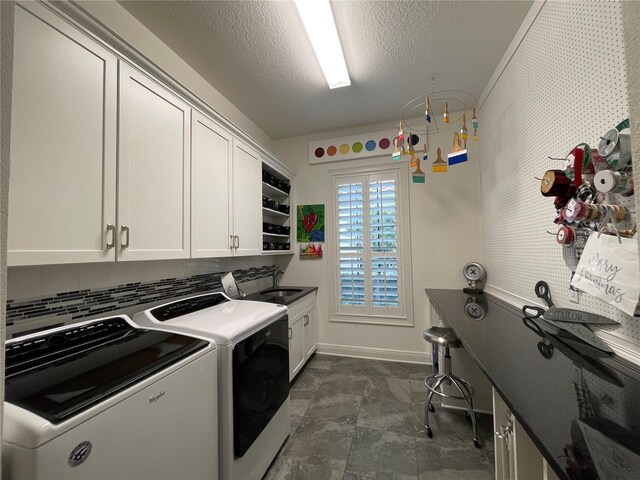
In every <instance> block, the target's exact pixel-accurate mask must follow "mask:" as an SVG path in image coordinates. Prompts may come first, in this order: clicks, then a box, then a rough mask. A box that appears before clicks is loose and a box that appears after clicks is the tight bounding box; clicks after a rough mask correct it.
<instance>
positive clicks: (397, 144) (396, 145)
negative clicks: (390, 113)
mask: <svg viewBox="0 0 640 480" xmlns="http://www.w3.org/2000/svg"><path fill="white" fill-rule="evenodd" d="M403 154H404V130H402V121H401V122H400V125H399V126H398V136H397V137H396V138H394V139H393V153H391V159H392V160H395V161H398V160H400V159H401V158H402V155H403Z"/></svg>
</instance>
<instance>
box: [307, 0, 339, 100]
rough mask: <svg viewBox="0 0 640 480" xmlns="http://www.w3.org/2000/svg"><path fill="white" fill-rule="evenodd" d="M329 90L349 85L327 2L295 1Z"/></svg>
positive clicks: (334, 24)
mask: <svg viewBox="0 0 640 480" xmlns="http://www.w3.org/2000/svg"><path fill="white" fill-rule="evenodd" d="M295 4H296V7H297V8H298V13H300V17H301V18H302V23H303V24H304V28H305V29H306V30H307V35H308V36H309V40H311V45H313V49H314V51H315V52H316V57H318V62H320V68H322V73H324V76H325V78H326V79H327V83H328V84H329V88H340V87H347V86H349V85H351V80H350V79H349V72H348V71H347V64H346V62H345V60H344V54H343V53H342V46H341V45H340V38H338V30H337V29H336V22H335V20H334V18H333V12H332V10H331V4H330V3H329V0H295Z"/></svg>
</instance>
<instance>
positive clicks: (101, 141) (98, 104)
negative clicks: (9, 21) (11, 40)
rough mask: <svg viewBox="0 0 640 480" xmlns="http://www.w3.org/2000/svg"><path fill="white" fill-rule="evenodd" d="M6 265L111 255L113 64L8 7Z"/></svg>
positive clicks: (28, 7) (45, 14)
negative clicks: (11, 29)
mask: <svg viewBox="0 0 640 480" xmlns="http://www.w3.org/2000/svg"><path fill="white" fill-rule="evenodd" d="M13 75H14V76H13V107H12V109H13V111H12V125H11V127H12V128H11V180H10V182H11V183H10V188H9V229H8V230H9V231H8V264H9V265H36V264H50V263H77V262H103V261H110V260H114V259H115V253H114V250H115V249H113V248H108V246H107V245H108V244H112V241H113V237H112V235H113V231H112V230H110V229H109V228H108V227H107V225H108V224H110V225H115V175H116V122H117V118H116V107H117V96H116V95H117V60H116V57H115V56H114V55H112V54H111V53H110V52H109V51H108V50H106V49H105V48H103V47H101V46H100V45H99V44H97V43H95V42H94V41H93V40H91V39H90V38H88V37H86V36H84V35H83V34H82V33H80V32H79V31H78V30H76V29H75V28H73V27H71V26H70V25H69V24H67V23H66V22H65V21H63V20H62V19H60V18H59V17H58V16H56V15H54V14H53V13H52V12H51V11H49V10H48V9H47V8H46V7H44V6H42V5H39V4H36V3H35V2H26V3H18V4H16V9H15V45H14V64H13Z"/></svg>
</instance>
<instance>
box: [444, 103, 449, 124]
mask: <svg viewBox="0 0 640 480" xmlns="http://www.w3.org/2000/svg"><path fill="white" fill-rule="evenodd" d="M444 123H449V102H444Z"/></svg>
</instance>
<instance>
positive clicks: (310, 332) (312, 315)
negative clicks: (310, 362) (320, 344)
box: [302, 307, 318, 360]
mask: <svg viewBox="0 0 640 480" xmlns="http://www.w3.org/2000/svg"><path fill="white" fill-rule="evenodd" d="M302 317H303V325H304V358H305V360H306V359H308V358H309V357H310V356H311V355H313V352H315V351H316V346H317V328H318V327H317V323H316V309H315V307H314V308H312V309H311V310H308V311H307V312H306V313H305V314H304V315H303V316H302Z"/></svg>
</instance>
